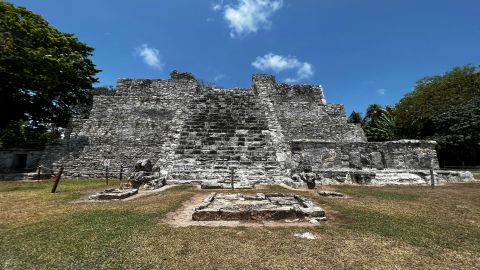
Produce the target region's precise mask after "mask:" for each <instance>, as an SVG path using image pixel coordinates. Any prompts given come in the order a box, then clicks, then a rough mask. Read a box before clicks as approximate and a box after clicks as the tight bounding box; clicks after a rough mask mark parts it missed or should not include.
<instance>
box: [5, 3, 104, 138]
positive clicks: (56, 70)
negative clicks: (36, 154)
mask: <svg viewBox="0 0 480 270" xmlns="http://www.w3.org/2000/svg"><path fill="white" fill-rule="evenodd" d="M92 52H93V48H91V47H89V46H87V45H86V44H84V43H82V42H80V41H78V39H77V38H76V37H75V36H74V35H72V34H66V33H62V32H60V31H58V30H57V29H55V28H54V27H52V26H50V25H49V24H48V22H47V21H46V20H44V19H43V18H42V17H41V16H39V15H37V14H34V13H32V12H31V11H29V10H27V9H25V8H22V7H16V6H14V5H12V4H10V3H7V2H3V1H0V140H2V141H3V143H4V144H5V142H6V141H8V142H10V143H14V142H15V137H17V138H16V139H17V141H19V142H21V141H22V140H23V141H25V140H26V139H28V138H20V137H21V136H19V135H21V134H22V130H29V132H30V133H32V132H33V133H34V134H35V133H37V135H38V134H44V133H46V132H51V133H52V134H55V133H56V132H55V131H58V129H59V128H62V127H65V126H66V125H67V123H68V121H69V119H70V118H71V116H72V115H73V114H76V113H78V108H79V106H78V105H80V104H85V103H88V102H89V99H90V98H91V93H90V91H89V89H91V88H92V84H93V83H94V82H96V81H97V79H96V77H95V75H96V73H98V72H99V70H97V69H96V68H95V65H94V64H93V62H92V60H91V59H90V57H91V55H92ZM8 134H14V135H15V134H16V135H17V136H14V138H6V136H7V137H8ZM34 137H35V136H34ZM37 137H41V136H37Z"/></svg>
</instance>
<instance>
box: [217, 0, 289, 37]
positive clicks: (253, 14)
mask: <svg viewBox="0 0 480 270" xmlns="http://www.w3.org/2000/svg"><path fill="white" fill-rule="evenodd" d="M282 6H283V0H237V4H236V5H234V6H231V5H223V1H221V2H219V3H218V4H214V5H212V9H213V10H214V11H222V12H223V17H224V19H225V20H226V21H227V22H228V26H229V27H230V36H231V37H232V38H240V37H244V36H246V35H248V34H250V33H256V32H257V31H258V30H260V29H269V28H270V27H271V25H272V22H271V20H270V18H271V16H272V15H273V13H275V12H276V11H277V10H279V9H280V8H281V7H282Z"/></svg>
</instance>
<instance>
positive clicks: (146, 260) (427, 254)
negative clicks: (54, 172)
mask: <svg viewBox="0 0 480 270" xmlns="http://www.w3.org/2000/svg"><path fill="white" fill-rule="evenodd" d="M103 185H104V183H103V181H95V180H91V181H65V182H62V183H61V184H60V186H59V193H58V194H50V193H49V189H50V187H51V183H13V182H10V183H5V182H0V196H1V197H0V207H1V210H2V211H1V212H0V233H1V234H0V243H1V245H0V254H1V255H0V257H1V259H0V262H1V263H2V265H0V268H4V269H33V268H35V269H332V268H333V269H372V268H374V269H390V268H395V269H412V268H421V269H424V268H430V269H478V268H480V261H479V257H480V256H478V255H479V254H480V228H479V226H478V222H479V216H480V215H479V212H478V211H479V208H480V201H479V197H480V196H479V195H480V185H479V184H468V185H452V186H443V187H437V188H435V189H433V190H432V189H430V188H429V187H379V188H377V187H353V186H336V187H327V188H332V189H333V188H334V189H337V190H339V191H341V192H344V193H346V194H348V195H350V196H351V198H350V199H327V198H321V197H319V196H318V195H316V194H315V193H313V192H312V191H307V192H299V191H292V190H286V189H283V188H281V187H269V188H266V189H264V190H262V191H261V192H277V191H283V192H288V193H299V194H302V195H304V196H308V197H310V198H311V199H312V200H315V201H317V202H318V203H319V204H320V206H322V207H324V208H325V209H326V210H327V216H329V217H330V219H329V221H328V222H327V223H324V224H322V225H320V226H316V227H309V228H305V227H246V226H240V227H201V226H191V227H179V228H177V227H172V226H170V225H168V224H165V223H162V220H164V219H165V217H166V215H167V214H168V213H171V212H173V211H175V210H177V209H179V208H180V207H181V206H182V204H183V203H185V202H186V201H188V200H190V199H191V198H192V197H193V196H194V195H195V194H198V193H201V194H204V195H205V196H206V195H207V194H208V193H210V192H211V191H202V190H197V189H195V188H193V187H187V186H180V187H174V188H172V189H169V190H166V191H164V192H162V193H158V194H152V195H150V196H145V197H139V198H137V199H135V200H132V201H116V202H106V203H82V204H72V203H70V202H71V201H73V200H75V199H78V198H79V197H81V196H83V195H84V194H87V193H92V192H93V190H95V189H99V188H101V187H104V186H103ZM227 192H228V191H227ZM234 192H238V191H234ZM242 192H245V193H255V192H257V191H256V190H249V191H242ZM335 212H338V214H334V213H335ZM332 217H333V218H332ZM469 220H470V221H469ZM305 231H309V232H312V233H314V234H316V235H317V236H319V239H316V240H306V239H300V238H297V237H294V236H293V234H294V233H303V232H305Z"/></svg>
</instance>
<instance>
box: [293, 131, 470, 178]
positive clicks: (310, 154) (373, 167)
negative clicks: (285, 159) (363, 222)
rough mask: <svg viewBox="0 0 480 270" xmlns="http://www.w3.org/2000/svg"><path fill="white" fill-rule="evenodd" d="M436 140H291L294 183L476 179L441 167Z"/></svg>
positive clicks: (464, 172) (468, 174)
mask: <svg viewBox="0 0 480 270" xmlns="http://www.w3.org/2000/svg"><path fill="white" fill-rule="evenodd" d="M435 145H436V142H434V141H420V140H400V141H389V142H372V143H367V142H351V143H332V142H324V141H306V140H303V141H293V142H292V143H291V163H290V164H291V175H292V182H290V183H287V184H290V185H292V186H296V185H297V186H298V185H299V184H300V185H303V182H310V183H313V182H316V183H317V184H372V185H389V184H392V185H402V184H408V185H411V184H417V185H425V184H427V185H429V184H431V176H430V169H433V170H434V173H433V175H434V179H435V184H443V183H449V182H469V181H474V178H473V175H472V174H471V173H470V172H466V171H446V170H439V167H438V160H437V156H436V151H435Z"/></svg>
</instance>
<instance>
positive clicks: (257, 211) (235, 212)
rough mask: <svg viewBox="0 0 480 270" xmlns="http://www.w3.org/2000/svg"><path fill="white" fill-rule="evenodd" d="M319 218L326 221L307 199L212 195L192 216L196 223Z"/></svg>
mask: <svg viewBox="0 0 480 270" xmlns="http://www.w3.org/2000/svg"><path fill="white" fill-rule="evenodd" d="M322 217H325V211H324V210H323V209H322V208H320V207H318V206H316V205H314V204H313V202H311V201H310V200H308V199H307V198H304V197H301V196H298V195H295V194H284V193H257V194H256V195H243V194H239V193H237V194H225V193H215V192H214V193H211V194H210V195H209V196H208V197H207V198H205V199H204V200H203V202H202V204H201V205H199V206H198V207H197V208H195V212H194V213H193V214H192V219H193V220H195V221H210V220H281V219H298V218H322Z"/></svg>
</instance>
